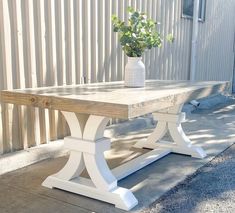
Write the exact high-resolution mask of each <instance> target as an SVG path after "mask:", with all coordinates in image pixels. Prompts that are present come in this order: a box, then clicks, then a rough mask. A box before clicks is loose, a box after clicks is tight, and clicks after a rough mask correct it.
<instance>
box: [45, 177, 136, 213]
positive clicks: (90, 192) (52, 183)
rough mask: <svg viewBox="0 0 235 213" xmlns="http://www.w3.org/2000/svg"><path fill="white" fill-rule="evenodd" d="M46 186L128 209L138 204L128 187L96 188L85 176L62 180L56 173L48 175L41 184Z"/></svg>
mask: <svg viewBox="0 0 235 213" xmlns="http://www.w3.org/2000/svg"><path fill="white" fill-rule="evenodd" d="M42 185H43V186H45V187H47V188H58V189H62V190H65V191H69V192H72V193H75V194H79V195H83V196H86V197H89V198H94V199H97V200H101V201H104V202H107V203H111V204H114V205H115V207H116V208H119V209H123V210H126V211H128V210H130V209H132V208H133V207H134V206H136V205H137V204H138V200H137V199H136V198H135V196H134V195H133V194H132V192H131V191H130V190H128V189H125V188H122V187H118V186H117V187H116V188H114V189H112V190H111V191H104V190H102V189H99V188H96V187H95V185H94V184H93V183H92V181H91V180H89V179H87V178H82V177H80V178H75V179H73V180H70V181H66V180H62V179H60V178H58V177H57V176H56V175H52V176H49V177H48V178H47V179H46V180H45V181H44V182H43V184H42Z"/></svg>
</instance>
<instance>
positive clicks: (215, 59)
mask: <svg viewBox="0 0 235 213" xmlns="http://www.w3.org/2000/svg"><path fill="white" fill-rule="evenodd" d="M234 36H235V1H234V0H224V1H220V0H207V5H206V19H205V22H204V23H200V24H199V39H198V63H197V73H196V79H198V80H229V81H230V80H232V78H233V63H234V50H233V43H234Z"/></svg>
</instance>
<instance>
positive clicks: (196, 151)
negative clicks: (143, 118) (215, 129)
mask: <svg viewBox="0 0 235 213" xmlns="http://www.w3.org/2000/svg"><path fill="white" fill-rule="evenodd" d="M182 107H183V105H182V104H181V105H177V106H175V107H171V108H168V109H164V110H161V111H159V112H155V113H153V116H154V118H155V119H156V120H158V123H157V127H156V129H155V130H154V131H153V133H152V134H151V135H150V136H149V137H148V138H147V141H139V142H137V143H136V144H135V145H134V147H136V148H149V149H157V148H166V149H168V150H170V152H174V153H179V154H185V155H191V156H192V157H195V158H204V157H206V153H205V151H204V150H203V149H202V148H201V147H198V146H193V145H192V144H191V141H190V140H189V138H188V137H187V136H186V135H185V133H184V131H183V129H182V126H181V123H182V122H184V121H185V113H182V112H181V110H182ZM167 131H169V134H170V136H171V137H172V140H173V142H166V141H161V139H162V138H163V136H164V135H165V134H166V132H167Z"/></svg>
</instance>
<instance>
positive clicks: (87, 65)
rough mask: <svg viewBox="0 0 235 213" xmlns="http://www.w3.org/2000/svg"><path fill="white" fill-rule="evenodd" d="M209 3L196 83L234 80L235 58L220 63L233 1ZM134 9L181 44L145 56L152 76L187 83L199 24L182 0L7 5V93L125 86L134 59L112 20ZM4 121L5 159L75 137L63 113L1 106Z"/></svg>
mask: <svg viewBox="0 0 235 213" xmlns="http://www.w3.org/2000/svg"><path fill="white" fill-rule="evenodd" d="M207 2H208V3H207V4H208V5H207V17H206V22H205V23H203V24H200V25H201V27H200V33H199V34H200V39H199V40H200V42H199V46H200V48H199V49H200V50H199V52H200V57H199V62H198V70H199V71H198V73H197V77H198V79H214V78H217V79H221V80H223V79H225V80H227V79H230V77H231V72H232V71H231V70H230V67H231V64H230V63H231V62H230V61H231V59H230V56H228V57H225V58H224V59H223V61H222V62H220V63H219V62H218V61H219V60H217V59H218V58H221V54H222V53H220V52H219V51H218V50H220V49H223V51H224V53H225V52H226V51H228V50H229V51H230V49H231V47H230V46H229V45H231V43H229V42H230V40H231V35H230V33H231V32H230V31H231V29H232V27H233V26H232V25H233V23H232V21H231V17H232V15H231V14H233V11H232V6H233V7H234V3H233V2H234V1H233V0H226V2H227V3H228V5H227V6H223V7H221V6H219V4H220V5H221V3H219V2H222V1H219V0H208V1H207ZM213 2H216V3H215V4H214V3H213ZM128 6H133V7H134V8H135V9H138V10H141V11H143V12H146V13H147V14H148V16H149V17H151V18H153V19H154V20H157V21H158V22H160V25H159V26H158V28H159V30H160V32H161V34H162V35H163V37H164V38H165V37H166V35H167V34H168V33H173V35H174V37H175V41H174V43H172V44H170V43H167V42H166V39H164V42H163V46H162V48H160V49H158V48H155V49H152V50H151V51H148V52H146V54H145V55H144V56H143V60H144V62H145V64H146V69H147V72H146V77H147V78H154V79H188V76H189V59H190V48H191V27H192V21H191V20H189V19H182V18H181V0H145V1H143V0H130V1H126V0H120V1H117V0H87V1H82V0H67V1H66V0H35V1H31V0H18V1H15V0H0V89H11V88H25V87H41V86H50V85H65V84H75V83H76V84H79V83H81V82H83V81H84V77H85V78H86V79H85V80H86V81H87V82H89V81H90V82H100V81H115V80H122V79H123V76H124V75H123V71H124V67H125V64H126V61H127V57H126V56H125V55H124V54H123V51H122V49H121V46H120V44H119V42H118V36H117V35H116V34H115V33H113V32H112V24H111V15H112V14H113V13H116V14H118V16H119V17H120V18H121V19H124V20H127V18H128V14H127V12H126V9H127V7H128ZM224 11H225V12H224ZM218 12H219V13H220V14H221V15H220V17H218V15H217V13H218ZM222 16H223V17H222ZM213 17H214V18H213ZM216 17H217V18H216ZM215 18H216V19H215ZM232 20H234V18H233V19H232ZM217 21H218V22H219V23H220V24H219V28H221V29H220V31H219V28H218V26H217ZM211 31H212V32H211ZM207 32H209V33H210V34H208V33H207ZM222 32H223V33H222ZM220 33H222V34H221V35H218V34H220ZM216 36H218V37H216ZM222 38H223V39H222ZM211 43H212V47H210V48H208V47H209V46H211ZM217 43H219V45H218V44H217ZM224 45H225V46H224ZM219 69H220V70H221V69H223V70H224V72H223V73H224V74H223V75H222V74H220V73H221V72H219ZM209 70H215V72H216V73H217V74H216V75H213V74H211V71H209ZM0 121H1V122H0V123H1V125H0V151H1V152H3V153H6V152H10V151H14V150H19V149H23V148H26V147H30V146H35V145H38V144H41V143H46V142H48V141H49V140H54V139H57V138H60V137H63V135H64V134H67V133H68V129H67V125H66V123H65V121H64V118H63V116H62V115H61V113H58V112H56V111H52V110H44V109H33V108H29V107H24V106H12V105H8V104H3V103H1V105H0Z"/></svg>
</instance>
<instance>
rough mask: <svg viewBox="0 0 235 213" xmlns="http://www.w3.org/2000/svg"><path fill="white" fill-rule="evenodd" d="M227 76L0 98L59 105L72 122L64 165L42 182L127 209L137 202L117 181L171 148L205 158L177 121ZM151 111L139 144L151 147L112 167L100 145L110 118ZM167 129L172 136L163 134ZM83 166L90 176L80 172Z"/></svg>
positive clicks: (106, 142) (223, 87) (225, 87)
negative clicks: (152, 123) (153, 122)
mask: <svg viewBox="0 0 235 213" xmlns="http://www.w3.org/2000/svg"><path fill="white" fill-rule="evenodd" d="M229 87H230V84H229V82H221V81H220V82H218V81H217V82H216V81H207V82H191V81H165V80H150V81H146V86H145V87H144V88H127V87H124V83H123V82H110V83H96V84H86V85H70V86H56V87H43V88H34V89H31V88H29V89H16V90H11V91H9V90H4V91H1V92H0V101H1V102H4V103H11V104H17V105H28V106H33V107H41V108H48V109H53V110H59V111H61V112H62V114H63V115H64V117H65V119H66V121H67V123H68V126H69V128H70V132H71V136H69V137H65V138H64V147H65V148H67V149H69V150H70V156H69V159H68V161H67V163H66V165H65V166H64V167H63V168H62V169H61V170H60V171H59V172H58V173H56V174H53V175H51V176H49V177H47V178H46V179H45V181H44V182H43V183H42V185H43V186H45V187H48V188H59V189H62V190H66V191H69V192H73V193H77V194H80V195H84V196H87V197H91V198H95V199H98V200H102V201H105V202H108V203H112V204H114V205H115V206H116V207H117V208H120V209H124V210H130V209H132V208H133V207H134V206H136V205H137V204H138V201H137V199H136V197H135V196H134V194H133V193H132V192H131V190H129V189H126V188H122V187H119V186H118V184H117V182H118V181H119V180H121V179H123V178H124V177H126V176H128V175H130V174H132V173H134V172H136V171H137V170H139V169H141V168H143V167H145V166H147V165H149V164H150V163H153V162H154V161H156V160H158V159H160V158H162V157H164V156H166V155H167V154H169V153H178V154H184V155H189V156H192V157H195V158H204V157H205V156H206V153H205V151H204V150H203V149H202V148H201V147H198V146H195V145H192V143H191V141H190V140H189V138H188V137H187V136H186V135H185V133H184V131H183V129H182V126H181V123H182V122H183V121H184V120H185V113H183V112H181V110H182V106H183V104H184V103H186V102H188V101H191V100H195V99H199V98H203V97H207V96H210V95H215V94H219V93H223V92H226V91H229ZM149 113H152V114H153V117H154V119H156V120H157V126H156V128H155V129H154V130H153V132H152V133H151V134H150V135H149V136H148V137H147V138H146V140H141V141H139V142H137V143H136V144H135V145H134V146H135V147H137V148H148V149H151V151H149V152H147V153H145V154H143V155H141V156H139V157H137V158H134V159H133V160H131V161H128V162H127V163H125V164H123V165H120V166H118V167H117V168H114V169H112V170H111V169H109V167H108V165H107V162H106V160H105V158H104V151H106V150H108V149H110V143H111V142H110V139H109V138H105V137H104V136H103V133H104V130H105V127H106V125H107V123H108V122H109V120H110V118H121V119H131V118H136V117H138V116H142V115H146V114H149ZM167 131H169V133H170V135H171V138H172V141H162V140H161V139H162V138H163V136H164V135H165V134H166V132H167ZM85 168H86V169H87V171H88V174H89V176H90V178H84V177H81V176H80V175H81V173H82V171H83V170H84V169H85Z"/></svg>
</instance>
